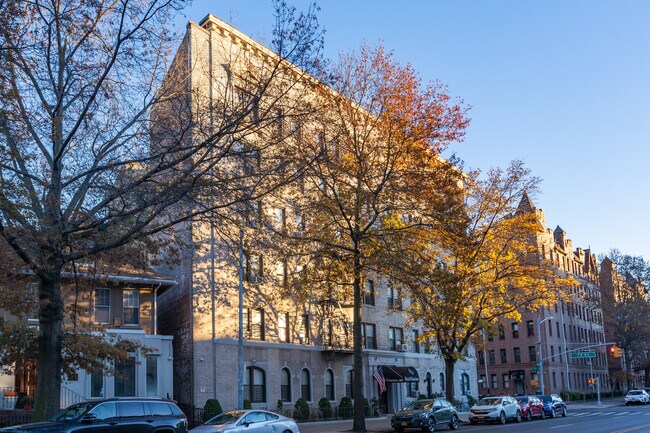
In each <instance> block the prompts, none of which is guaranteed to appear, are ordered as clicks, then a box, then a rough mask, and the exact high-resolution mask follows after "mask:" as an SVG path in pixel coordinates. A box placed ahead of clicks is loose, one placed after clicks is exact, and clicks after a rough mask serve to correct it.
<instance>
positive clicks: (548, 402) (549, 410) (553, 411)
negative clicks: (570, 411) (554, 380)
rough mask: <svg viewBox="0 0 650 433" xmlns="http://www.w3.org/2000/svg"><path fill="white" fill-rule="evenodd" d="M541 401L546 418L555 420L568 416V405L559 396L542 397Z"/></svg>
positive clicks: (540, 397)
mask: <svg viewBox="0 0 650 433" xmlns="http://www.w3.org/2000/svg"><path fill="white" fill-rule="evenodd" d="M539 399H540V400H542V403H543V404H544V414H545V415H546V416H549V417H551V418H555V417H556V416H558V415H562V416H566V414H567V412H566V404H565V403H564V401H562V399H561V398H560V396H559V395H557V394H551V395H540V396H539Z"/></svg>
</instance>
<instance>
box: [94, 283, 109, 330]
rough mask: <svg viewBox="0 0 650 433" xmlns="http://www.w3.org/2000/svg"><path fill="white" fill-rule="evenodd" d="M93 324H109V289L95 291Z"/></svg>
mask: <svg viewBox="0 0 650 433" xmlns="http://www.w3.org/2000/svg"><path fill="white" fill-rule="evenodd" d="M93 300H94V304H95V305H94V310H95V311H94V316H95V320H94V322H95V323H99V324H103V325H106V324H109V323H110V321H111V316H110V314H111V291H110V289H95V294H94V299H93Z"/></svg>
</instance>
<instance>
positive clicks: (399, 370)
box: [381, 365, 420, 383]
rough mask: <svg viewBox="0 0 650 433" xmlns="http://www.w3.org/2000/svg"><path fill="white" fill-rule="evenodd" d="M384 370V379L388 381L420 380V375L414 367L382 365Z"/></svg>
mask: <svg viewBox="0 0 650 433" xmlns="http://www.w3.org/2000/svg"><path fill="white" fill-rule="evenodd" d="M381 368H382V370H383V372H384V380H385V381H386V383H404V382H419V381H420V376H419V375H418V372H417V370H416V369H415V368H413V367H393V366H390V365H382V366H381Z"/></svg>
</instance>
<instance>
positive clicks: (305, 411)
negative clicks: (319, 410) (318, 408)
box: [293, 397, 309, 421]
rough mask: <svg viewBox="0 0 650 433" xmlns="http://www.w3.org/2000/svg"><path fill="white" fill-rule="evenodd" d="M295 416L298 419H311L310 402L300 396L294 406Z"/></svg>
mask: <svg viewBox="0 0 650 433" xmlns="http://www.w3.org/2000/svg"><path fill="white" fill-rule="evenodd" d="M293 417H294V418H295V419H297V420H300V421H304V420H307V419H309V403H307V401H306V400H305V399H304V398H302V397H300V398H299V399H298V401H296V404H295V406H294V411H293Z"/></svg>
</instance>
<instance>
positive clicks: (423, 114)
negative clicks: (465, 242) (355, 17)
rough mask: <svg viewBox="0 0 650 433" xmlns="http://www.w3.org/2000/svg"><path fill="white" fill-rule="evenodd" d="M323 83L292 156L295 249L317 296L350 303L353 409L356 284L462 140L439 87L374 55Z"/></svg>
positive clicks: (357, 361) (347, 63)
mask: <svg viewBox="0 0 650 433" xmlns="http://www.w3.org/2000/svg"><path fill="white" fill-rule="evenodd" d="M327 84H328V85H329V86H330V88H326V87H322V88H320V90H319V93H318V94H317V97H316V98H317V99H318V102H319V104H320V107H321V111H320V112H319V118H320V121H319V122H318V124H317V125H309V128H310V129H313V131H310V132H309V133H307V132H306V131H303V137H309V138H307V139H303V140H302V142H301V143H300V144H299V146H297V147H296V149H295V150H294V151H295V155H297V157H298V158H300V159H301V161H303V162H304V165H305V166H306V167H307V169H306V170H305V173H304V185H305V187H304V189H305V192H304V194H302V195H301V196H300V198H299V199H298V203H297V206H298V207H299V209H300V212H301V213H302V214H303V215H305V229H304V231H302V232H301V235H300V237H299V239H297V240H298V241H299V242H301V243H302V244H303V245H308V246H309V248H307V249H306V250H307V251H308V252H309V254H310V255H311V256H312V257H315V258H317V260H318V262H319V263H318V266H316V267H314V268H313V269H312V272H311V273H310V274H311V276H310V278H312V279H314V280H317V281H318V282H319V283H322V284H323V286H324V287H325V289H324V290H325V292H324V294H323V296H324V297H327V296H329V297H337V298H340V299H346V300H348V299H350V298H352V299H353V305H354V306H353V333H352V334H353V348H354V350H353V351H354V383H353V389H354V395H355V399H358V400H357V401H361V400H360V399H361V397H362V396H363V395H364V391H363V381H362V379H363V374H362V331H361V322H362V319H361V315H362V308H361V306H362V296H363V285H364V281H365V280H366V278H367V276H368V274H369V272H371V271H372V270H373V269H375V268H376V266H377V263H378V257H379V256H381V255H382V254H383V253H382V249H383V244H385V243H390V239H392V238H394V237H395V236H397V235H398V232H400V231H402V230H404V228H403V227H399V228H398V227H392V226H390V225H388V224H386V223H385V220H386V219H387V218H389V217H390V216H393V215H410V214H414V213H416V212H417V209H418V207H419V206H421V202H420V201H419V200H420V198H421V197H424V196H428V197H430V198H431V199H434V195H433V194H431V193H432V191H435V190H436V189H438V186H439V185H442V184H445V182H443V181H441V174H442V173H443V172H445V170H442V169H441V168H442V167H443V166H444V165H446V164H445V163H444V161H442V160H441V159H440V158H439V156H438V154H439V153H440V151H442V150H443V149H445V148H446V147H447V146H448V145H449V144H450V143H451V142H454V141H460V140H461V139H462V138H463V135H464V131H465V128H466V126H467V124H468V118H467V117H466V111H467V109H466V108H465V107H464V106H463V104H462V102H460V101H455V100H454V99H452V98H451V97H450V96H449V95H448V93H447V89H446V88H445V87H444V86H443V85H441V84H440V83H437V82H436V83H428V84H423V83H422V81H421V79H420V78H419V77H418V75H417V73H416V72H415V70H414V69H413V68H412V67H411V66H410V65H407V66H404V65H401V64H400V63H399V62H397V60H396V59H395V58H394V57H393V55H392V53H389V52H386V51H385V50H384V48H382V47H377V48H374V47H369V46H364V47H362V48H361V49H360V50H359V51H357V52H354V53H352V54H348V55H343V56H341V57H340V59H339V61H338V62H337V63H336V64H335V66H334V67H333V69H332V71H331V74H330V79H329V80H328V82H327ZM332 89H333V91H332ZM304 129H305V130H306V129H307V125H305V128H304ZM311 137H313V139H312V138H311ZM313 155H317V157H316V158H315V159H314V158H313ZM414 224H415V223H414ZM331 269H335V270H336V272H328V270H331ZM363 410H364V408H363V405H361V404H357V405H355V409H354V423H353V430H354V431H357V432H362V431H365V420H364V414H363Z"/></svg>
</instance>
